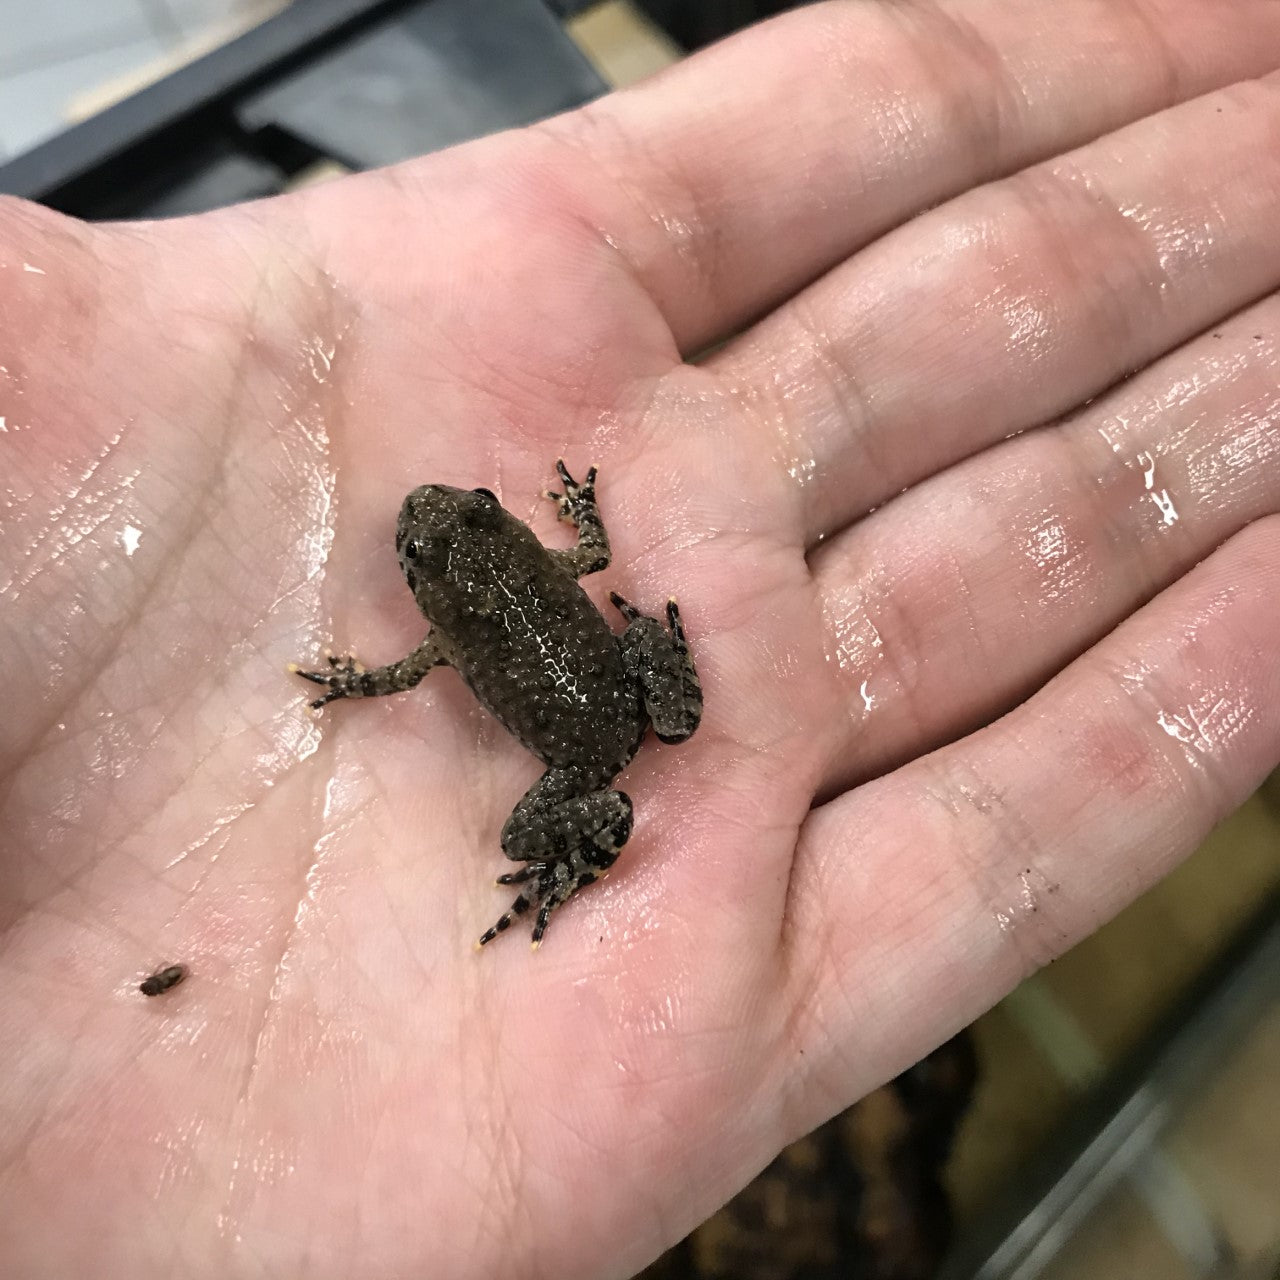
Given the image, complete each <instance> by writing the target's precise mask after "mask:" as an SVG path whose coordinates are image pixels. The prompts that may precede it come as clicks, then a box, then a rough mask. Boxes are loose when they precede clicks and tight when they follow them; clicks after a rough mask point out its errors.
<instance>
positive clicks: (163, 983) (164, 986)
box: [138, 964, 187, 996]
mask: <svg viewBox="0 0 1280 1280" xmlns="http://www.w3.org/2000/svg"><path fill="white" fill-rule="evenodd" d="M186 976H187V966H186V965H185V964H171V965H169V966H168V967H167V968H165V969H158V970H157V971H156V972H155V973H153V974H152V975H151V976H150V977H149V978H145V979H144V980H143V981H142V982H141V983H139V984H138V990H139V991H141V992H142V994H143V995H144V996H159V995H163V994H164V993H165V992H166V991H168V990H169V988H170V987H176V986H177V985H178V983H180V982H181V981H182V980H183V979H184V978H185V977H186Z"/></svg>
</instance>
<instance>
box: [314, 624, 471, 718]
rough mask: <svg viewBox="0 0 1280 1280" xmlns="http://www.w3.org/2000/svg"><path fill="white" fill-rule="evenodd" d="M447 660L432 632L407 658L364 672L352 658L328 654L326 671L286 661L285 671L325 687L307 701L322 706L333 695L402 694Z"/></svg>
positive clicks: (353, 696) (335, 696)
mask: <svg viewBox="0 0 1280 1280" xmlns="http://www.w3.org/2000/svg"><path fill="white" fill-rule="evenodd" d="M447 661H448V659H447V658H446V657H445V656H444V654H443V653H442V652H441V650H440V647H439V644H438V642H437V640H436V635H435V632H434V631H433V632H431V634H430V635H428V636H427V638H426V639H425V640H424V641H423V642H422V643H421V644H420V645H419V646H418V647H417V648H416V649H415V650H414V651H413V652H412V653H411V654H409V656H408V657H406V658H401V659H400V661H399V662H391V663H388V664H387V665H386V666H385V667H374V668H373V669H372V670H370V671H366V670H365V669H364V667H362V666H361V665H360V663H359V662H357V661H356V659H355V658H353V657H350V656H347V657H345V658H334V657H331V658H330V659H329V670H328V671H303V670H302V668H301V667H299V666H298V664H297V663H296V662H291V663H290V664H289V670H290V671H291V672H292V673H293V674H294V675H295V676H301V677H302V678H303V679H304V680H310V681H311V682H312V683H313V684H323V685H327V686H328V692H327V693H326V694H325V695H324V697H323V698H316V699H315V700H314V701H313V702H312V703H311V705H312V706H313V707H323V706H324V704H325V703H326V702H333V701H334V699H336V698H376V697H379V696H380V695H382V694H384V693H403V692H404V691H405V690H406V689H412V688H413V686H414V685H416V684H417V683H418V682H419V681H420V680H421V679H422V677H423V676H425V675H426V674H427V672H428V671H430V670H431V668H432V667H438V666H440V665H441V664H442V663H444V662H447Z"/></svg>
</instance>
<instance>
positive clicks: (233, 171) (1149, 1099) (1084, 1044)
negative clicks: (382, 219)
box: [0, 0, 1280, 1280]
mask: <svg viewBox="0 0 1280 1280" xmlns="http://www.w3.org/2000/svg"><path fill="white" fill-rule="evenodd" d="M0 6H2V7H0V16H2V18H3V22H2V23H0V30H3V42H2V43H0V192H8V193H12V194H17V195H22V196H26V197H28V198H31V199H36V200H40V201H42V202H44V203H46V204H49V205H51V206H52V207H54V208H58V209H62V210H64V211H66V212H70V213H75V214H78V215H80V216H83V217H89V218H107V217H136V216H165V215H173V214H178V213H187V212H195V211H199V210H203V209H208V208H213V207H217V206H219V205H225V204H230V203H234V202H236V201H239V200H245V199H251V198H254V197H257V196H262V195H268V194H271V193H273V192H276V191H281V190H285V189H289V188H292V187H296V186H298V185H301V184H305V183H309V182H318V181H325V180H329V179H332V178H333V177H334V176H336V175H340V174H342V173H344V172H348V171H351V170H354V169H361V168H368V167H372V166H374V165H378V164H384V163H389V162H392V161H395V160H398V159H403V158H407V157H408V156H411V155H416V154H420V153H422V152H425V151H430V150H433V149H436V148H439V147H442V146H447V145H449V144H451V143H453V142H457V141H461V140H464V139H467V138H470V137H476V136H479V135H481V134H484V133H489V132H492V131H493V130H495V129H500V128H505V127H509V126H512V125H519V124H524V123H528V122H530V121H532V120H536V119H540V118H542V117H545V116H547V115H550V114H552V113H553V112H556V111H560V110H564V109H566V108H569V107H572V106H574V105H576V104H578V103H581V102H585V101H587V100H589V99H590V98H592V97H594V96H596V95H598V94H600V93H603V92H605V91H606V90H607V89H608V88H609V87H610V86H621V85H625V84H629V83H632V82H634V81H636V80H638V79H641V78H643V77H644V76H646V75H648V74H650V73H652V72H653V71H656V70H658V69H659V68H661V67H663V66H665V65H667V64H669V63H671V62H673V61H675V60H677V59H678V58H680V57H682V56H684V55H685V54H686V53H687V52H689V51H690V50H692V49H694V48H696V47H697V46H699V45H700V44H703V43H706V42H707V41H709V40H712V39H715V38H718V37H719V36H721V35H724V34H727V33H728V32H729V31H732V30H733V29H735V28H737V27H739V26H743V25H745V24H746V23H748V22H750V21H754V20H755V19H757V18H758V17H762V16H765V15H766V14H767V13H769V12H772V11H774V10H776V9H779V8H783V7H786V6H785V5H782V4H767V3H766V4H757V3H750V2H749V0H719V2H716V0H706V2H704V3H697V2H696V0H647V2H642V0H606V2H605V3H599V4H581V3H574V2H573V0H561V2H559V3H556V2H553V0H483V2H481V0H417V2H408V0H294V3H293V4H291V5H290V4H287V3H285V0H53V2H52V3H47V4H45V5H42V6H41V5H24V4H20V3H19V2H18V0H0ZM644 1274H645V1276H646V1277H649V1278H650V1280H657V1278H658V1277H672V1278H675V1277H684V1276H689V1277H708V1278H709V1277H725V1278H726V1280H727V1278H729V1277H734V1278H736V1280H823V1278H831V1280H835V1278H837V1277H841V1278H845V1280H864V1278H865V1280H872V1278H874V1280H928V1278H932V1277H937V1278H938V1280H963V1278H965V1277H982V1278H983V1280H996V1278H997V1277H1017V1278H1018V1280H1031V1278H1032V1277H1043V1278H1044V1280H1096V1278H1098V1277H1101V1278H1103V1280H1110V1278H1111V1277H1125V1278H1128V1280H1139V1278H1143V1280H1145V1278H1146V1277H1152V1278H1153V1280H1184V1278H1186V1280H1194V1278H1200V1277H1214V1278H1215V1280H1225V1278H1227V1277H1251V1278H1253V1280H1268V1278H1270V1280H1280V777H1273V778H1272V780H1271V781H1270V782H1269V783H1268V784H1267V785H1266V786H1264V787H1263V788H1262V790H1261V791H1260V792H1259V793H1258V794H1257V795H1256V796H1255V797H1254V798H1253V799H1252V800H1251V801H1249V803H1248V804H1246V805H1245V807H1244V808H1243V809H1242V810H1241V811H1240V812H1239V813H1238V814H1236V815H1235V816H1234V817H1233V818H1231V819H1230V820H1229V821H1228V822H1227V823H1225V824H1224V825H1223V826H1222V827H1221V828H1220V829H1219V830H1218V831H1217V832H1216V833H1215V834H1214V835H1213V837H1212V838H1211V839H1210V840H1209V841H1208V842H1207V843H1206V844H1205V845H1204V847H1203V848H1202V849H1201V850H1200V851H1199V852H1198V853H1197V854H1196V855H1195V856H1194V857H1193V858H1192V859H1191V860H1190V861H1189V862H1188V863H1187V864H1185V865H1184V866H1183V867H1182V868H1181V869H1180V870H1179V871H1178V872H1177V873H1175V874H1174V875H1173V876H1172V877H1170V878H1169V879H1168V880H1167V881H1166V882H1165V883H1163V884H1162V885H1160V886H1159V887H1158V888H1156V889H1155V890H1153V891H1152V892H1151V893H1149V894H1148V895H1147V896H1146V897H1144V898H1143V899H1141V900H1140V901H1139V902H1137V903H1136V904H1134V906H1132V907H1131V908H1130V909H1129V910H1128V911H1126V912H1125V913H1124V914H1123V915H1122V916H1120V917H1119V918H1118V919H1117V920H1115V921H1113V922H1112V923H1111V924H1109V925H1107V926H1106V927H1105V928H1103V929H1102V930H1101V931H1099V932H1098V933H1097V934H1096V935H1095V936H1094V937H1092V938H1090V939H1089V940H1088V941H1086V942H1084V943H1083V944H1081V945H1080V946H1079V947H1077V948H1076V949H1075V950H1074V951H1072V952H1071V953H1069V954H1068V955H1067V956H1065V957H1063V958H1062V959H1061V960H1059V961H1058V962H1057V963H1056V964H1054V965H1052V966H1050V967H1049V968H1047V969H1045V970H1044V971H1043V972H1041V973H1039V974H1037V975H1036V976H1035V977H1033V978H1031V979H1029V980H1028V981H1027V982H1025V983H1024V984H1023V985H1022V986H1021V987H1020V988H1019V989H1018V990H1017V991H1015V992H1014V993H1013V994H1012V995H1010V996H1009V997H1008V998H1007V999H1006V1000H1005V1001H1003V1002H1002V1003H1001V1004H1000V1005H999V1006H997V1007H996V1008H995V1009H994V1010H992V1012H991V1013H989V1014H987V1015H986V1016H985V1017H984V1018H982V1019H980V1020H979V1021H978V1022H977V1023H976V1024H974V1026H973V1027H971V1028H970V1029H969V1030H968V1031H967V1032H966V1033H965V1034H963V1035H962V1036H959V1037H957V1038H956V1039H955V1040H953V1041H951V1042H950V1043H948V1044H946V1045H944V1046H942V1047H941V1048H940V1049H939V1050H938V1051H937V1052H936V1053H934V1054H932V1055H930V1057H929V1058H927V1059H926V1060H925V1061H924V1062H922V1063H920V1064H919V1065H917V1066H916V1067H915V1068H913V1069H912V1070H911V1071H909V1072H907V1073H905V1074H904V1075H903V1076H902V1077H900V1078H899V1079H898V1080H896V1081H894V1082H893V1083H892V1084H890V1085H888V1086H886V1087H885V1088H884V1089H881V1090H879V1091H878V1092H877V1093H875V1094H873V1095H871V1097H869V1098H867V1099H866V1100H865V1101H864V1102H862V1103H859V1104H858V1105H857V1106H856V1107H853V1108H851V1109H850V1110H849V1111H847V1112H846V1113H844V1114H843V1115H841V1116H839V1117H837V1118H836V1119H835V1120H833V1121H832V1122H831V1123H830V1124H828V1125H826V1126H824V1127H823V1128H822V1129H820V1130H818V1131H817V1132H815V1133H814V1134H811V1135H810V1136H809V1137H807V1138H805V1139H803V1140H802V1141H800V1142H798V1143H796V1144H795V1145H794V1146H793V1147H791V1148H789V1149H788V1150H787V1151H786V1152H784V1153H783V1154H782V1155H781V1156H779V1158H778V1159H777V1160H776V1161H774V1162H773V1164H772V1165H770V1166H769V1168H768V1169H766V1170H765V1171H764V1173H763V1174H762V1175H761V1176H760V1177H759V1178H758V1179H757V1180H756V1181H755V1182H754V1183H752V1184H751V1186H750V1187H748V1188H747V1189H746V1190H745V1191H744V1192H743V1193H742V1194H741V1195H740V1196H738V1197H737V1198H736V1199H735V1200H734V1201H732V1202H731V1203H730V1204H729V1205H728V1206H726V1207H725V1209H724V1210H722V1211H721V1212H720V1213H719V1214H717V1215H716V1216H715V1217H714V1218H712V1219H711V1220H710V1221H709V1222H707V1223H705V1224H704V1225H703V1226H702V1227H700V1228H699V1229H698V1230H697V1231H696V1232H694V1233H693V1234H692V1235H691V1236H690V1237H689V1238H688V1239H687V1240H685V1241H683V1242H681V1243H680V1244H679V1245H678V1246H676V1247H675V1248H674V1249H672V1250H671V1251H670V1252H669V1253H668V1254H667V1255H666V1256H665V1257H664V1258H662V1259H661V1260H660V1261H659V1262H657V1263H655V1264H654V1266H653V1267H651V1268H650V1269H649V1270H648V1271H646V1272H645V1273H644Z"/></svg>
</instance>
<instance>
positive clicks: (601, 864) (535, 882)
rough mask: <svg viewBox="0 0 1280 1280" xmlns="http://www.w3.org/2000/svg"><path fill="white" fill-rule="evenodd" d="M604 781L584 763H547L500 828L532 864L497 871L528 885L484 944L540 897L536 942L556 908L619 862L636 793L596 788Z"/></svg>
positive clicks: (516, 854)
mask: <svg viewBox="0 0 1280 1280" xmlns="http://www.w3.org/2000/svg"><path fill="white" fill-rule="evenodd" d="M598 781H599V780H598V779H597V778H594V777H591V776H590V775H586V774H584V773H583V772H582V771H581V770H578V769H548V770H547V772H546V773H544V774H543V775H542V777H541V778H539V779H538V781H537V782H535V783H534V784H533V786H532V787H530V788H529V790H528V791H527V792H526V793H525V795H524V798H523V799H522V800H521V801H520V803H519V804H518V805H516V807H515V809H514V810H513V811H512V813H511V816H510V817H509V818H508V819H507V821H506V824H505V825H504V826H503V828H502V851H503V853H505V854H506V855H507V857H508V858H511V859H512V860H513V861H516V862H524V863H527V865H526V866H524V867H522V868H521V869H520V870H519V871H513V872H511V873H510V874H508V875H504V876H499V877H498V883H499V884H523V885H525V886H526V887H525V888H524V889H522V890H521V892H520V893H519V895H518V896H517V897H516V900H515V901H514V902H513V903H512V904H511V908H510V910H508V911H506V912H504V913H503V914H502V916H501V917H499V919H498V920H497V922H496V923H495V924H494V925H493V927H492V928H490V929H486V930H485V932H484V933H483V934H482V935H481V937H480V942H479V945H480V946H484V945H485V943H487V942H492V941H493V940H494V938H496V937H497V936H498V934H500V933H502V932H503V931H504V930H506V929H508V928H510V926H511V922H512V921H513V920H514V919H515V917H516V916H522V915H524V914H525V912H527V911H529V910H530V909H531V908H532V907H533V906H534V904H535V903H536V904H538V915H537V919H536V920H535V921H534V926H533V945H534V946H535V947H536V946H537V945H538V944H539V943H540V942H541V941H542V935H543V934H544V933H545V932H546V931H547V922H548V921H549V920H550V918H551V913H552V912H553V911H554V910H555V909H556V908H557V907H558V906H560V904H561V903H563V902H567V901H568V900H569V899H570V898H571V897H572V896H573V895H574V894H575V893H577V892H578V890H579V889H584V888H586V886H587V885H589V884H591V883H592V882H593V881H595V880H598V879H599V878H600V877H601V876H602V875H603V874H604V873H605V872H606V871H607V870H608V869H609V868H610V867H611V866H612V865H613V864H614V862H615V860H616V859H617V857H618V851H619V850H620V849H621V848H622V846H623V845H624V844H626V842H627V838H628V837H629V836H630V835H631V798H630V797H629V796H628V795H627V794H626V793H625V792H622V791H612V790H609V789H608V788H607V787H600V786H598V785H596V786H595V789H594V790H592V789H590V788H591V787H592V786H593V784H597V783H598Z"/></svg>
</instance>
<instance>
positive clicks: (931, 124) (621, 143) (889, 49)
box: [544, 0, 1280, 353]
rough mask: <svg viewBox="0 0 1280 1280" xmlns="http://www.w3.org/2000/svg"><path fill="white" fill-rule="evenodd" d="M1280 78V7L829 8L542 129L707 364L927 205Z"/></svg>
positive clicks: (1236, 1) (1178, 3) (1066, 2)
mask: <svg viewBox="0 0 1280 1280" xmlns="http://www.w3.org/2000/svg"><path fill="white" fill-rule="evenodd" d="M1278 63H1280V6H1278V5H1276V4H1273V3H1271V2H1270V0H1225V2H1224V0H1211V2H1206V0H1128V2H1127V3H1118V2H1117V0H1063V2H1062V3H1059V4H1054V5H1052V6H1048V7H1046V6H1044V5H1041V4H1035V3H1027V0H938V2H937V3H935V4H893V5H887V4H880V3H874V4H867V3H830V4H823V5H816V6H813V7H810V8H806V9H803V10H800V11H798V12H796V13H792V14H788V15H786V16H784V17H781V18H778V19H775V20H773V21H770V22H767V23H764V24H763V25H761V26H759V27H756V28H754V29H752V30H750V31H747V32H745V33H744V34H742V35H740V36H737V37H735V38H734V39H732V40H730V41H727V42H725V43H724V44H722V45H718V46H716V47H714V48H712V49H709V50H707V51H705V52H704V53H701V54H699V55H696V56H695V57H692V58H690V59H688V60H687V61H686V62H684V63H681V64H679V65H678V66H676V67H673V68H671V69H670V70H668V71H666V72H664V73H662V74H661V75H659V76H657V77H655V78H654V79H653V80H650V81H648V82H646V83H644V84H642V85H639V86H637V87H635V88H633V89H628V90H624V91H622V92H619V93H615V94H612V95H610V96H609V97H607V98H604V99H602V100H601V101H599V102H597V103H595V104H593V105H591V106H590V107H588V108H585V109H584V110H582V111H576V112H573V113H571V114H569V115H566V116H562V117H559V118H558V119H556V120H554V121H551V122H550V123H549V124H548V125H546V126H544V132H546V133H547V134H549V136H550V137H551V139H552V140H553V141H554V142H558V143H563V144H566V145H567V146H569V147H571V148H572V152H573V156H572V158H573V160H574V163H573V164H569V165H566V166H564V168H565V170H566V172H567V173H568V174H569V177H568V179H567V180H568V181H569V182H570V184H571V194H572V195H573V196H574V198H575V199H576V200H577V201H578V202H579V203H580V204H581V206H582V208H583V210H585V212H586V214H587V216H589V217H591V218H592V220H593V221H594V223H595V224H596V225H597V226H598V227H599V228H600V229H601V230H602V232H603V233H604V234H605V236H606V238H607V239H608V241H609V243H610V244H611V245H613V246H614V247H615V248H616V249H617V251H618V252H619V253H620V254H621V256H622V258H623V260H624V262H625V264H626V266H627V268H628V270H629V271H631V272H632V273H633V274H634V276H635V277H636V278H637V280H638V281H639V283H640V284H641V285H642V287H643V288H644V289H645V290H646V291H647V292H648V293H649V295H650V296H651V297H652V298H653V299H654V301H655V302H656V304H657V306H658V308H659V309H660V311H661V312H662V313H663V316H664V317H665V319H666V321H667V323H668V324H669V325H670V327H671V330H672V333H673V334H674V335H675V338H676V341H677V343H678V345H679V346H680V348H681V350H682V351H684V352H686V353H688V352H694V351H697V350H698V349H699V348H701V347H703V346H705V345H707V344H708V343H710V342H713V341H716V340H718V339H720V338H722V337H725V336H728V335H729V334H731V333H733V332H734V331H735V330H737V329H738V328H740V327H741V326H742V325H743V324H744V323H746V322H747V321H748V320H750V319H751V318H752V317H754V316H757V315H759V314H761V313H762V312H764V311H766V310H768V309H769V308H771V307H772V306H774V305H776V304H777V303H778V302H780V301H782V300H784V299H785V298H787V297H789V296H791V295H792V294H793V293H795V292H796V291H797V290H799V289H800V288H802V287H803V286H804V285H805V284H807V283H809V282H810V281H812V280H813V279H815V278H816V277H817V276H819V275H821V274H822V273H823V272H824V271H826V270H827V269H828V268H830V267H831V266H833V265H835V264H836V263H838V262H840V261H842V260H843V259H844V258H846V257H848V256H849V255H850V254H851V253H853V252H854V251H856V250H857V249H858V248H860V247H861V246H862V245H864V244H866V243H868V242H869V241H870V240H872V239H874V238H875V237H876V236H878V235H880V234H881V233H883V232H884V231H886V230H888V229H889V228H891V227H893V226H895V225H896V224H898V223H900V222H902V221H904V220H905V219H907V218H909V217H911V216H912V215H913V214H915V213H917V212H919V211H920V210H922V209H924V208H927V207H929V206H931V205H933V204H936V203H938V202H939V201H941V200H944V199H946V198H948V197H949V196H952V195H955V194H956V193H958V192H960V191H964V190H967V189H968V188H970V187H972V186H974V185H976V184H978V183H982V182H986V181H989V180H991V179H992V178H996V177H1000V176H1003V175H1006V174H1009V173H1012V172H1015V171H1016V170H1018V169H1020V168H1022V167H1024V166H1026V165H1028V164H1030V163H1033V162H1034V161H1036V160H1040V159H1044V158H1045V157H1047V156H1051V155H1055V154H1057V153H1058V152H1060V151H1064V150H1067V149H1069V148H1072V147H1076V146H1079V145H1081V144H1082V143H1085V142H1087V141H1089V140H1091V139H1093V138H1096V137H1098V136H1100V135H1102V134H1104V133H1107V132H1110V131H1111V130H1114V129H1116V128H1119V127H1120V126H1122V125H1124V124H1126V123H1128V122H1129V121H1131V120H1135V119H1138V118H1140V117H1142V116H1145V115H1148V114H1151V113H1152V112H1155V111H1158V110H1161V109H1163V108H1165V107H1168V106H1170V105H1173V104H1174V103H1177V102H1180V101H1183V100H1185V99H1188V98H1193V97H1197V96H1199V95H1200V94H1203V93H1206V92H1209V91H1211V90H1212V89H1215V88H1218V87H1221V86H1222V85H1225V84H1230V83H1233V82H1235V81H1236V80H1240V79H1244V78H1248V77H1252V76H1255V75H1260V74H1262V73H1264V72H1266V71H1268V70H1271V69H1272V68H1274V67H1275V66H1276V65H1277V64H1278ZM584 155H585V157H586V158H587V159H588V160H589V161H590V164H589V165H582V164H581V159H582V158H583V156H584Z"/></svg>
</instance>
